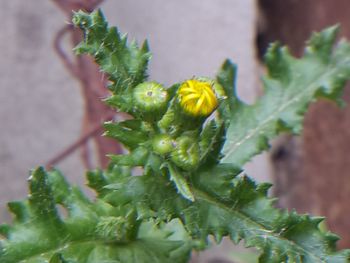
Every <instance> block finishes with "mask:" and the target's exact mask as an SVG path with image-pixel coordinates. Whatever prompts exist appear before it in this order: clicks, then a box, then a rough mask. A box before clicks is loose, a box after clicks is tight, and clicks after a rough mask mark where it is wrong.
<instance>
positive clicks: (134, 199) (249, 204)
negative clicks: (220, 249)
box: [105, 164, 350, 263]
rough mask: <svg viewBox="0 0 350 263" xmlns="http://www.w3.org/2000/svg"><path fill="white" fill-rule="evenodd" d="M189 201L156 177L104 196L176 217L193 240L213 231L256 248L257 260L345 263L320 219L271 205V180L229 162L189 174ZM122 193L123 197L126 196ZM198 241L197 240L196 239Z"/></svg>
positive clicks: (346, 256) (147, 213) (130, 181)
mask: <svg viewBox="0 0 350 263" xmlns="http://www.w3.org/2000/svg"><path fill="white" fill-rule="evenodd" d="M191 181H192V185H191V188H190V191H191V193H193V196H194V201H192V202H190V201H188V200H187V198H185V197H183V196H182V195H181V194H178V193H177V190H176V187H175V186H171V185H169V184H168V183H167V181H166V180H165V179H164V178H161V177H158V176H139V177H129V178H124V179H123V180H122V181H120V183H119V184H118V186H117V185H110V189H114V191H112V192H111V193H110V194H109V195H108V196H106V198H105V200H106V201H108V202H112V203H113V202H120V201H121V200H122V199H123V202H128V203H130V204H133V206H134V207H135V209H136V210H137V213H138V218H143V219H147V218H156V219H157V220H164V221H167V220H171V219H173V218H179V219H180V220H181V221H182V222H183V224H184V226H185V228H186V229H187V231H188V232H189V233H190V234H191V236H192V238H193V239H194V240H202V241H204V242H206V241H207V238H208V236H209V235H213V236H214V237H215V239H216V240H217V241H218V242H220V240H221V238H222V237H224V236H229V237H230V238H231V239H232V240H233V241H234V242H235V243H238V242H239V241H240V240H241V239H244V241H245V244H246V246H254V247H256V248H258V249H259V250H260V251H261V252H262V254H261V257H260V262H266V263H274V262H276V263H277V262H300V263H301V262H303V263H313V262H343V263H345V262H348V261H349V260H350V251H349V250H343V251H340V252H336V251H335V242H336V240H337V238H334V236H332V235H329V234H327V233H324V232H323V231H321V230H320V229H319V227H318V224H319V223H320V221H321V220H322V219H320V218H312V217H309V216H307V215H298V214H296V213H295V212H291V213H288V212H286V211H280V210H279V209H276V208H274V207H273V202H274V199H271V198H268V197H267V194H268V193H267V192H268V189H269V187H270V186H271V185H270V184H260V185H257V184H256V183H255V182H254V181H252V179H250V178H249V177H247V176H245V175H243V174H240V171H239V170H238V169H236V168H234V167H232V166H230V165H226V164H219V165H218V166H217V167H213V168H212V169H211V170H207V171H203V172H201V174H197V175H196V176H195V177H192V178H191ZM125 197H127V198H126V199H125ZM199 244H200V242H199Z"/></svg>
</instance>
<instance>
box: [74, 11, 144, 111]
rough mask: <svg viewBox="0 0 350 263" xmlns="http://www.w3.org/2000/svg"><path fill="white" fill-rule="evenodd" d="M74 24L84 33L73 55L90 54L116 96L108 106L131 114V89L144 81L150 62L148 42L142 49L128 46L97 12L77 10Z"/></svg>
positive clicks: (115, 29)
mask: <svg viewBox="0 0 350 263" xmlns="http://www.w3.org/2000/svg"><path fill="white" fill-rule="evenodd" d="M73 23H74V24H75V25H76V26H78V27H80V28H81V29H82V30H83V32H84V41H83V42H82V43H80V44H79V45H78V46H77V47H76V48H75V51H76V53H77V54H85V53H87V54H90V55H91V56H93V57H94V58H95V60H96V62H97V63H98V64H99V65H100V67H101V70H102V71H103V72H105V73H107V74H108V77H109V79H110V80H111V81H112V83H111V85H110V86H109V89H110V90H111V91H112V92H113V93H114V94H116V96H112V97H111V98H109V99H108V100H109V103H110V105H113V106H115V107H118V108H119V109H121V110H123V111H127V112H128V111H130V110H131V109H132V108H131V107H132V103H131V97H130V95H131V94H130V89H132V88H133V87H135V86H136V85H137V84H139V83H141V82H143V81H144V80H146V78H147V74H146V70H147V65H148V60H149V59H150V53H149V48H148V44H147V41H145V42H144V43H143V45H142V46H141V48H139V47H138V45H137V44H136V42H134V41H133V42H131V43H130V44H128V43H127V38H126V36H121V35H120V33H119V32H118V29H117V28H115V27H111V28H109V27H108V24H107V22H106V20H105V18H104V16H103V14H102V12H101V11H100V10H98V11H95V12H92V13H91V14H87V13H84V12H82V11H79V12H77V13H75V14H74V16H73Z"/></svg>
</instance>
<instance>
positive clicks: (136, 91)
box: [0, 11, 350, 263]
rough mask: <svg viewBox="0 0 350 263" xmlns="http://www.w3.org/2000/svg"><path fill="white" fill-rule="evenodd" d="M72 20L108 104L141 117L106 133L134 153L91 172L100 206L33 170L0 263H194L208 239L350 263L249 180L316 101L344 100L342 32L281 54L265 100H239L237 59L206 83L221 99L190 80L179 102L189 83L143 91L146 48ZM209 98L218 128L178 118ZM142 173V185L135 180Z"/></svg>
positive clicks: (81, 16)
mask: <svg viewBox="0 0 350 263" xmlns="http://www.w3.org/2000/svg"><path fill="white" fill-rule="evenodd" d="M73 22H74V23H75V25H76V26H79V27H81V29H82V30H83V32H84V35H85V39H84V41H83V42H82V43H81V44H80V45H79V46H78V47H77V48H76V51H77V53H78V54H82V53H88V54H90V55H92V56H93V57H94V58H95V60H96V61H97V63H98V64H99V65H100V67H101V70H102V71H104V72H105V73H107V74H108V76H109V79H110V86H109V89H110V91H111V93H112V95H111V97H110V98H108V99H107V100H106V101H107V103H108V104H109V105H111V106H112V107H116V108H118V109H119V110H122V111H125V112H127V113H129V114H130V115H131V116H132V117H133V119H131V120H126V121H121V122H108V123H106V124H105V129H106V132H105V135H106V136H109V137H112V138H115V139H117V140H119V141H120V142H121V143H123V144H124V145H125V147H126V148H127V149H128V150H129V152H128V153H127V154H123V155H113V153H111V155H110V158H111V164H110V167H109V168H108V169H107V170H105V171H101V170H97V171H90V172H88V173H87V179H88V186H89V187H90V188H92V189H94V190H95V191H96V195H97V196H96V198H95V200H94V201H91V200H89V199H88V198H87V197H85V196H84V194H83V193H82V192H81V191H80V190H79V189H78V188H75V187H71V186H70V185H69V184H68V183H67V182H66V181H65V179H64V177H63V176H62V175H61V174H60V173H59V172H58V171H52V172H45V171H44V170H43V169H42V168H39V169H37V170H35V171H34V172H33V173H32V176H31V178H30V181H29V185H30V192H31V194H30V197H29V198H28V199H27V200H26V201H22V202H13V203H10V204H9V208H10V210H11V211H12V212H13V213H14V214H15V219H14V224H13V225H12V226H8V225H2V226H1V228H0V233H1V234H2V235H3V236H4V239H3V240H1V241H0V262H5V263H7V262H19V261H20V262H77V263H83V262H123V263H124V262H130V263H134V262H135V263H136V262H141V263H142V262H187V261H188V259H189V255H190V251H191V250H192V249H203V248H205V247H206V245H207V244H208V239H209V237H210V236H214V238H215V240H216V241H217V242H220V241H221V239H222V238H223V237H224V236H228V237H230V238H231V239H232V241H233V242H234V243H238V242H240V241H241V240H244V242H245V245H246V246H249V247H252V246H253V247H256V248H257V249H258V250H259V251H260V253H261V255H260V258H259V262H268V263H270V262H272V263H274V262H276V263H277V262H304V263H305V262H306V263H309V262H330V263H337V262H339V263H341V262H349V259H350V252H349V251H348V250H343V251H336V248H335V247H336V240H337V239H338V238H337V237H336V236H335V235H333V234H331V233H326V232H324V231H322V230H320V228H319V223H320V222H321V221H322V220H323V219H322V218H315V217H310V216H308V215H298V214H297V213H296V212H294V211H291V212H288V211H283V210H279V209H276V208H275V207H274V206H273V202H274V199H271V198H269V197H268V189H269V188H270V185H269V184H266V183H265V184H256V183H255V182H254V181H253V180H252V179H251V178H250V177H248V176H247V175H245V174H244V172H243V171H242V166H243V165H244V164H245V163H246V162H247V161H249V160H250V159H251V158H252V157H253V156H254V155H256V154H259V153H260V152H261V151H263V150H265V149H266V148H267V147H268V142H269V140H271V139H272V138H274V137H275V136H277V135H278V134H279V133H280V132H285V131H289V132H292V133H298V132H300V131H301V128H302V120H303V114H304V113H305V111H306V109H307V106H308V105H309V104H310V102H312V101H314V100H316V99H317V98H320V97H322V98H327V99H332V100H335V101H337V102H340V95H341V91H342V88H343V86H344V83H345V81H346V80H347V79H348V78H350V46H349V44H347V43H345V42H343V43H341V44H339V45H338V46H337V47H336V48H335V49H333V45H334V41H335V38H336V28H334V27H333V28H329V29H326V30H324V31H322V32H321V33H317V34H315V35H314V36H313V37H312V38H311V40H310V41H309V43H308V46H307V48H306V53H305V56H304V57H303V58H301V59H296V58H293V57H292V56H291V55H290V54H289V52H288V50H287V48H285V47H281V46H279V45H278V44H273V45H272V46H271V47H270V49H269V51H268V53H267V55H266V64H267V68H268V73H267V75H266V76H265V77H264V78H263V81H264V87H265V94H264V96H262V97H261V98H260V99H259V100H258V101H257V102H256V103H255V104H253V105H246V104H245V103H244V102H242V101H241V100H240V99H239V98H238V97H237V96H236V94H235V90H234V81H235V75H236V67H235V66H234V65H233V64H232V63H231V62H230V61H226V62H225V63H224V64H223V66H222V68H221V69H220V71H219V72H218V75H217V77H216V80H215V81H214V80H209V79H208V78H202V79H198V80H200V81H202V84H203V82H205V83H204V84H203V85H208V83H209V84H210V85H211V87H212V92H214V93H213V94H215V95H213V94H211V95H208V94H207V93H205V92H204V93H201V92H202V91H201V90H198V88H197V87H195V86H194V85H195V84H194V83H196V81H194V82H188V83H187V86H186V87H185V88H183V90H185V92H184V93H183V94H186V95H183V94H180V95H181V96H182V97H180V95H179V92H178V90H179V87H181V83H176V84H174V85H173V86H171V87H169V88H168V89H165V88H164V87H163V86H162V85H160V84H158V83H156V82H154V81H152V82H146V80H147V78H146V77H147V74H146V67H147V63H148V60H149V58H150V54H149V51H148V47H147V44H144V45H143V46H142V47H141V48H139V47H138V46H137V45H136V44H135V42H132V43H131V44H128V43H127V39H126V37H125V36H124V37H121V36H120V34H119V32H118V30H117V29H116V28H109V27H108V25H107V23H106V21H105V19H104V17H103V15H102V13H101V12H100V11H96V12H93V13H92V14H86V13H83V12H78V13H76V14H75V15H74V18H73ZM200 81H199V82H200ZM197 82H198V81H197ZM191 85H192V86H191ZM206 92H211V91H210V90H209V91H208V90H207V91H206ZM186 96H187V97H186ZM213 96H216V98H217V100H218V103H219V105H218V107H217V108H216V109H215V112H214V113H213V114H212V115H211V116H210V118H208V117H206V116H202V115H196V114H186V112H185V111H184V110H183V109H182V108H181V107H182V106H181V105H182V104H181V103H180V100H189V99H191V100H192V101H191V107H194V108H195V107H197V106H198V107H199V106H203V105H204V106H208V105H205V102H204V101H205V99H207V101H208V102H207V103H212V105H214V103H213ZM194 98H195V99H198V100H197V101H196V100H193V99H194ZM154 101H159V102H160V104H155V103H153V102H154ZM182 102H183V101H182ZM208 108H209V109H210V107H208ZM195 112H199V111H198V108H197V110H194V111H193V113H195ZM136 167H141V168H142V169H141V171H142V172H141V173H142V174H141V175H140V176H133V175H132V174H133V172H134V168H136ZM59 207H61V208H63V209H64V211H66V213H67V215H65V213H64V212H62V211H61V212H59V211H60V210H59V209H58V208H59Z"/></svg>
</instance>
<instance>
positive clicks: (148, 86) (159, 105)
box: [133, 82, 169, 119]
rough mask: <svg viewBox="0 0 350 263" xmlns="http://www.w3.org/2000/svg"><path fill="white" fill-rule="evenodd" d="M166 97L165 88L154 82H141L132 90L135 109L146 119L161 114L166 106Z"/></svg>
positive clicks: (155, 117)
mask: <svg viewBox="0 0 350 263" xmlns="http://www.w3.org/2000/svg"><path fill="white" fill-rule="evenodd" d="M168 97H169V96H168V92H167V91H166V89H165V88H164V87H163V86H162V85H161V84H159V83H156V82H143V83H141V84H139V85H137V86H136V87H135V88H134V90H133V101H134V106H135V108H136V111H137V112H138V113H140V114H142V115H143V117H145V118H146V119H148V118H151V119H157V118H159V117H160V116H162V115H163V114H164V112H165V110H166V108H167V104H168V100H169V98H168Z"/></svg>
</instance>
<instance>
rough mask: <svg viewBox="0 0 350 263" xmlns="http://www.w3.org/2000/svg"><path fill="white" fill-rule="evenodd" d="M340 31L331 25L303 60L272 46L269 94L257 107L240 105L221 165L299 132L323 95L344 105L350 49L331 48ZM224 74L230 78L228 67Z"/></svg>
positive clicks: (241, 161)
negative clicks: (312, 105)
mask: <svg viewBox="0 0 350 263" xmlns="http://www.w3.org/2000/svg"><path fill="white" fill-rule="evenodd" d="M336 31H337V28H336V27H331V28H328V29H326V30H324V31H322V32H320V33H317V34H314V36H313V37H312V38H311V40H310V41H309V45H308V46H307V48H306V54H305V56H304V57H302V58H300V59H296V58H293V57H292V56H291V55H290V54H289V51H288V49H287V48H285V47H281V46H280V45H278V44H273V45H272V46H271V47H270V48H269V50H268V52H267V54H266V56H265V59H266V65H267V67H268V73H267V75H266V76H265V77H264V78H263V82H264V91H265V93H264V95H263V96H262V97H261V98H259V99H258V101H257V102H256V103H255V104H253V105H246V104H243V103H236V105H235V108H234V110H233V114H232V116H231V121H230V126H229V128H228V131H227V141H226V143H225V145H224V148H223V154H224V155H225V157H224V158H223V159H222V162H227V163H233V164H235V165H236V166H242V165H244V164H245V163H246V162H247V161H249V160H250V159H251V158H252V157H253V156H254V155H257V154H259V153H261V152H262V151H263V150H266V149H267V148H268V145H269V144H268V142H269V140H271V139H272V138H274V137H275V136H276V135H277V134H279V133H280V132H284V131H290V132H292V133H299V132H300V131H301V129H302V121H303V114H304V112H305V111H306V109H307V107H308V105H309V104H310V102H313V101H314V100H316V99H317V98H318V97H324V98H328V99H333V100H336V101H337V102H339V101H340V94H341V91H342V88H343V86H344V84H345V81H346V80H347V79H348V78H349V77H350V46H349V44H347V43H345V42H344V43H341V44H339V45H338V46H337V47H336V48H335V49H333V48H332V47H333V45H334V41H335V38H336ZM220 75H225V68H224V69H223V70H222V71H221V72H220V73H219V76H220Z"/></svg>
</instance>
